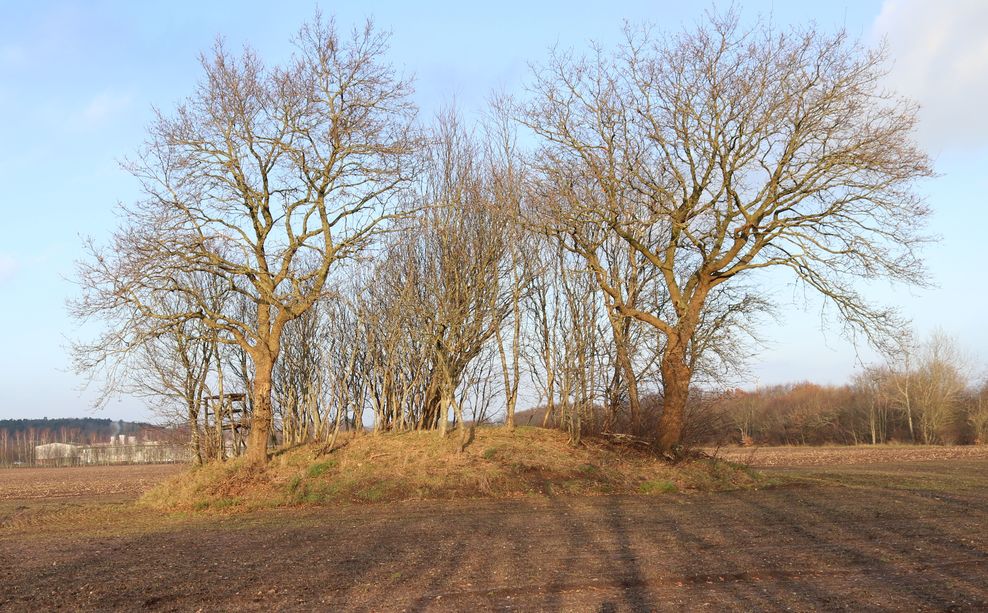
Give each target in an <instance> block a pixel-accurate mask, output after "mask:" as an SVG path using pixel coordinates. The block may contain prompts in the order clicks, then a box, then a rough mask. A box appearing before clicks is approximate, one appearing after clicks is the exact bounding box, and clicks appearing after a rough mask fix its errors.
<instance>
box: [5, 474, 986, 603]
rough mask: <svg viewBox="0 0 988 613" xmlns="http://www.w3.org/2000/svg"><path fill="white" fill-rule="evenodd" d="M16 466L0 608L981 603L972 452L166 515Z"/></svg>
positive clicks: (982, 496)
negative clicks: (496, 495)
mask: <svg viewBox="0 0 988 613" xmlns="http://www.w3.org/2000/svg"><path fill="white" fill-rule="evenodd" d="M887 457H888V456H886V459H887ZM147 468H149V470H150V467H147ZM19 470H20V469H19ZM19 470H18V471H16V472H18V473H19ZM86 470H88V469H66V471H67V472H71V471H79V472H78V474H77V475H73V476H72V478H71V479H70V478H66V479H65V481H64V482H65V483H74V479H75V478H80V479H82V477H80V476H79V475H83V474H85V473H84V472H82V471H86ZM102 470H106V469H102ZM12 472H14V471H0V610H11V611H21V610H35V611H36V610H51V609H69V610H135V609H151V610H183V611H184V610H190V611H195V610H248V611H252V610H253V611H268V610H358V611H380V610H386V611H392V610H399V611H400V610H410V611H414V610H449V611H459V610H464V609H479V610H489V609H495V610H520V611H528V610H531V611H543V610H546V611H648V610H711V611H718V610H800V611H802V610H846V611H862V610H891V611H904V610H909V611H913V610H926V611H952V610H957V611H983V610H988V530H986V528H988V460H983V459H940V460H934V461H917V462H896V463H873V464H856V465H837V466H835V465H828V466H803V467H797V468H788V469H786V470H784V471H781V472H780V474H785V475H786V476H787V478H789V479H790V480H791V481H792V483H791V484H790V485H788V486H785V487H777V488H770V489H761V490H748V491H736V492H726V493H710V494H695V493H694V494H668V495H662V496H648V497H646V496H641V497H598V498H572V497H544V496H539V497H527V498H520V499H514V500H461V501H455V502H448V501H447V502H425V501H409V502H403V503H389V504H374V505H352V506H332V507H318V508H306V509H280V510H277V511H267V512H258V513H253V514H250V515H231V516H225V515H218V514H213V515H201V514H200V515H193V516H168V517H164V516H154V515H150V514H149V513H148V512H146V511H141V510H140V509H135V508H134V507H133V506H132V505H129V504H126V503H123V502H120V501H119V500H117V499H114V500H113V501H112V503H109V504H104V503H102V502H101V501H102V498H101V496H102V494H98V493H93V494H92V495H91V496H88V497H87V496H84V495H79V496H76V497H74V498H63V499H55V500H44V501H42V500H39V499H37V498H28V499H25V498H21V499H15V498H12V497H10V492H19V491H28V492H31V491H33V490H30V489H29V488H28V489H26V490H25V489H24V488H25V487H26V486H23V485H22V486H16V487H15V486H12V485H11V484H12V483H15V482H16V481H17V479H20V478H21V477H22V476H23V475H24V474H26V473H23V474H18V475H16V476H12ZM139 472H140V471H139V470H137V469H134V468H131V469H130V472H127V471H121V473H120V474H121V480H122V481H127V482H128V483H134V482H135V479H136V481H137V482H140V479H142V478H144V477H140V476H137V474H136V473H139ZM95 474H96V473H94V476H95ZM123 475H127V476H126V477H124V476H123ZM146 478H147V479H149V480H150V479H152V477H151V476H150V475H148V476H147V477H146ZM156 478H160V477H156ZM56 479H60V477H59V478H56ZM112 479H113V470H112V469H110V473H100V476H99V478H98V479H96V478H94V479H93V481H94V482H97V483H99V484H100V485H98V486H95V485H94V492H96V491H101V490H99V488H101V487H104V486H105V484H106V482H107V481H112ZM84 480H85V479H83V481H84ZM18 487H19V488H21V489H17V488H18ZM111 489H112V488H111ZM73 491H78V490H73ZM114 495H116V494H114ZM46 505H47V506H46ZM4 509H6V511H4ZM4 512H5V513H6V516H5V515H3V513H4ZM4 518H5V519H4Z"/></svg>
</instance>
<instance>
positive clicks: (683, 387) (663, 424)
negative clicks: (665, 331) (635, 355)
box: [658, 336, 693, 453]
mask: <svg viewBox="0 0 988 613" xmlns="http://www.w3.org/2000/svg"><path fill="white" fill-rule="evenodd" d="M660 372H661V374H662V389H663V395H662V417H661V418H660V419H659V440H658V446H659V450H660V451H661V452H663V453H670V452H674V450H675V448H676V447H677V446H679V445H680V443H681V442H682V438H683V422H684V416H685V414H686V402H687V400H688V399H689V393H690V379H691V377H692V374H693V373H692V372H691V370H690V365H689V364H688V363H687V361H686V348H685V344H684V343H683V341H682V340H680V339H679V338H676V337H674V336H670V338H669V342H668V345H667V346H666V349H665V352H664V353H663V355H662V363H661V365H660Z"/></svg>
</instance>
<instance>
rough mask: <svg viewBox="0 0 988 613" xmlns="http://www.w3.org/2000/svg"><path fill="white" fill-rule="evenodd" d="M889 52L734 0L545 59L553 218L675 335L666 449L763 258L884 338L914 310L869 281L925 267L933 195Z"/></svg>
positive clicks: (547, 208)
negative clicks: (868, 293)
mask: <svg viewBox="0 0 988 613" xmlns="http://www.w3.org/2000/svg"><path fill="white" fill-rule="evenodd" d="M883 66H884V61H883V56H882V54H881V52H876V51H870V50H866V49H862V48H861V47H860V46H859V45H857V44H855V43H853V42H851V41H849V40H848V38H847V35H846V34H845V33H843V32H838V33H837V34H834V35H827V34H823V33H821V32H818V31H816V30H814V29H812V28H810V29H793V30H789V31H779V30H777V29H775V28H773V27H772V26H771V25H765V24H761V25H758V26H756V27H754V28H752V29H744V28H742V27H741V26H740V25H739V19H738V16H737V14H736V13H733V12H732V13H728V14H726V15H719V16H718V15H714V16H711V17H710V18H709V19H708V21H707V22H705V23H704V24H702V25H700V26H698V27H697V28H696V29H693V30H691V31H687V32H684V33H683V34H680V35H677V36H672V37H668V38H662V39H656V38H655V37H653V36H652V35H651V34H650V33H648V32H647V31H646V32H640V31H636V30H634V29H632V28H628V31H627V38H626V43H625V44H624V46H623V47H622V48H621V49H620V50H618V51H617V52H615V53H607V52H605V51H604V50H601V49H595V50H594V53H593V54H591V56H590V57H589V58H577V57H574V56H572V55H570V54H565V53H554V54H553V55H552V58H551V60H550V61H549V63H548V64H547V65H546V66H545V67H543V68H541V69H539V70H537V71H536V73H535V75H534V79H533V84H532V86H531V94H532V96H531V99H530V101H529V102H528V103H526V104H525V105H524V107H523V109H522V110H521V112H520V119H521V121H522V122H523V123H524V124H525V125H526V126H527V127H528V129H529V130H530V131H531V132H533V133H534V134H535V135H536V137H537V138H538V139H539V141H540V146H539V148H538V150H537V151H536V152H535V153H534V155H533V157H532V159H533V165H534V166H535V168H536V170H537V173H538V176H539V179H540V181H541V185H542V187H541V189H540V193H541V195H542V202H541V203H540V205H539V207H540V211H541V213H542V214H541V219H542V221H543V225H545V226H546V227H548V228H549V230H550V231H552V232H554V233H556V235H558V236H559V237H560V240H562V241H565V242H566V244H567V247H568V248H570V249H571V250H573V251H574V252H575V253H579V254H580V255H581V256H583V257H584V259H585V260H586V262H587V265H588V267H589V269H590V270H592V271H593V273H594V275H595V276H596V278H597V281H598V284H599V286H600V288H601V290H602V291H603V292H604V293H605V294H606V295H607V296H608V300H610V301H611V302H612V303H613V304H614V306H615V309H616V310H617V311H618V312H619V313H620V314H622V315H624V316H627V317H633V318H635V319H638V320H640V321H642V322H644V323H646V324H648V325H650V326H652V327H654V328H655V329H656V330H657V331H659V332H660V334H661V335H662V337H663V341H664V342H663V343H662V346H661V348H660V351H661V361H660V372H661V380H662V385H663V396H664V404H663V414H662V418H661V421H660V435H659V439H658V445H659V447H660V448H662V449H663V450H666V451H670V450H673V449H674V448H675V447H676V446H677V445H678V444H679V442H680V439H681V434H682V431H683V418H684V411H685V408H686V406H687V399H688V396H689V390H690V385H691V381H692V380H693V377H694V374H695V368H696V366H695V365H696V363H697V356H699V355H701V354H702V351H703V350H704V349H705V348H710V347H711V346H715V345H711V344H709V343H708V344H707V345H706V346H705V347H704V346H703V344H702V343H699V342H698V341H699V340H700V339H701V338H703V337H707V338H709V337H710V334H709V333H710V332H713V331H718V330H719V331H720V333H724V332H731V331H737V329H738V325H739V324H741V323H743V322H745V321H747V316H748V315H750V314H751V312H752V310H757V308H758V307H760V306H762V305H763V304H764V301H763V300H761V297H760V296H759V295H758V293H757V289H756V290H755V291H754V293H753V292H752V291H747V287H748V281H746V280H751V279H752V277H753V275H754V274H755V273H756V272H757V271H760V270H764V269H771V268H774V269H788V270H789V271H791V272H792V273H793V274H794V275H795V277H796V279H797V280H798V281H800V282H802V283H804V284H805V285H806V286H808V287H810V288H812V289H814V290H817V291H818V292H819V293H820V294H822V295H823V296H824V297H825V298H826V299H828V300H829V302H830V303H831V304H832V305H833V306H834V307H835V308H836V311H837V313H838V315H839V316H840V317H841V318H842V320H843V321H844V322H846V324H847V328H846V329H847V330H848V331H849V333H852V334H853V333H855V332H857V331H860V332H863V333H864V334H865V335H866V336H867V338H868V339H869V340H871V341H873V342H875V343H877V344H879V345H883V344H885V341H886V339H888V338H890V337H891V336H892V335H893V334H894V333H895V332H896V331H897V330H898V329H899V327H900V326H901V321H900V319H899V318H898V317H897V315H896V313H895V312H894V311H893V310H890V309H885V308H880V307H876V306H874V305H872V304H870V303H869V302H868V301H867V300H866V299H865V298H864V297H863V296H862V295H861V294H860V292H859V291H858V289H857V288H858V282H859V281H860V280H861V279H875V278H883V277H886V278H891V279H895V280H899V281H905V282H912V283H923V282H924V281H925V278H924V272H923V267H922V263H921V261H920V259H919V257H918V254H917V248H918V246H919V245H920V244H921V243H923V242H924V241H925V240H926V238H925V237H924V235H923V234H922V230H923V224H924V220H925V218H926V217H927V215H928V210H927V208H926V207H925V206H924V204H923V202H922V201H921V199H920V198H919V197H918V196H917V195H916V193H915V192H914V190H913V184H914V183H915V181H916V180H917V179H920V178H922V177H926V176H928V175H930V174H931V167H930V163H929V160H928V158H927V156H926V155H925V154H924V153H923V152H922V151H920V150H919V149H918V148H917V147H916V145H915V144H914V142H913V140H912V131H913V127H914V124H915V107H914V105H912V104H911V103H908V102H906V101H903V100H901V99H899V98H897V97H895V96H894V95H892V94H889V93H886V92H885V91H884V90H883V89H882V86H881V78H882V75H883V70H884V68H883ZM604 236H607V237H614V238H616V239H619V240H621V241H624V242H625V243H627V245H628V246H629V247H630V248H631V249H633V250H634V251H635V252H637V254H638V255H639V257H641V258H644V260H646V261H647V262H648V263H649V264H650V266H652V267H654V269H655V270H656V271H657V272H658V275H659V276H660V278H661V282H662V285H663V287H664V291H665V298H666V299H665V300H664V301H663V302H661V303H659V304H637V305H636V304H633V303H632V302H631V301H629V300H628V295H629V294H628V288H627V287H626V286H625V285H624V281H625V280H624V279H623V278H619V279H618V281H617V282H615V280H614V276H613V275H612V274H610V272H611V271H610V269H609V267H608V265H607V263H606V261H605V260H604V259H602V258H600V257H598V251H597V248H596V245H597V244H598V242H599V241H601V240H603V237H604ZM752 287H757V286H752ZM714 305H716V311H717V312H711V309H713V308H714ZM704 321H706V322H707V323H708V325H707V327H706V330H707V331H708V334H707V335H703V334H698V333H700V332H701V331H702V330H704V326H703V322H704ZM714 336H716V334H714Z"/></svg>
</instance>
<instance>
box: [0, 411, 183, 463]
mask: <svg viewBox="0 0 988 613" xmlns="http://www.w3.org/2000/svg"><path fill="white" fill-rule="evenodd" d="M120 434H123V435H125V436H133V437H136V439H137V440H138V441H149V440H159V441H171V440H173V439H175V440H181V439H182V437H183V434H182V433H178V432H176V431H175V430H173V429H171V428H165V427H162V426H155V425H153V424H148V423H144V422H131V421H114V420H112V419H96V418H92V417H77V418H60V419H47V418H43V419H4V420H0V465H7V466H9V465H17V464H32V463H33V462H34V448H35V446H37V445H44V444H46V443H76V444H82V445H92V444H96V443H108V442H110V437H112V436H117V435H120Z"/></svg>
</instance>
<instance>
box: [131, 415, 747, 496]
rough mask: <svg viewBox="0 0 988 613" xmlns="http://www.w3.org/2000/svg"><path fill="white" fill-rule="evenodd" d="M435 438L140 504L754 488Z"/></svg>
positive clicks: (390, 443) (196, 487) (533, 432)
mask: <svg viewBox="0 0 988 613" xmlns="http://www.w3.org/2000/svg"><path fill="white" fill-rule="evenodd" d="M457 438H458V437H456V436H450V437H448V438H446V439H442V438H441V437H440V436H439V435H438V434H437V433H435V432H408V433H402V434H380V435H373V436H372V435H366V434H365V435H361V436H352V437H350V438H348V439H346V440H344V441H342V447H338V448H337V449H336V450H334V451H333V452H332V453H329V454H323V455H320V451H321V447H320V446H316V445H310V446H305V447H299V448H295V449H291V450H288V451H285V452H282V453H279V454H277V455H276V456H275V457H274V458H273V459H272V460H271V462H270V463H269V464H268V466H266V467H263V468H258V467H256V466H251V465H249V464H247V463H246V462H244V461H243V460H242V459H236V460H232V461H229V462H225V463H215V464H210V465H207V466H204V467H200V468H195V469H192V470H190V471H188V472H186V473H184V474H182V475H179V476H178V477H175V478H173V479H171V480H169V481H166V482H165V483H163V484H162V485H160V486H158V487H157V488H155V489H153V490H151V491H150V492H148V493H147V494H145V495H144V497H143V498H142V499H141V502H142V504H144V505H146V506H149V507H152V508H156V509H161V510H170V511H203V510H224V509H254V508H264V507H273V506H293V505H305V504H321V503H332V502H382V501H392V500H407V499H450V498H504V497H514V496H525V495H543V496H551V495H561V494H576V495H604V494H660V493H667V492H677V491H682V490H720V489H737V488H745V487H752V486H755V485H757V484H758V483H759V477H758V475H756V474H755V473H754V472H752V471H750V470H748V469H746V468H745V467H743V466H741V465H738V464H732V463H729V462H725V461H722V460H713V459H700V460H693V461H689V462H682V463H679V464H676V465H670V464H668V463H667V462H664V461H662V460H660V459H658V458H656V457H655V456H654V455H652V454H649V453H647V452H643V451H637V450H634V449H628V448H625V447H616V446H614V445H611V444H608V443H605V442H603V441H596V440H590V441H586V442H585V444H584V445H583V446H581V447H571V446H570V445H569V444H568V443H567V438H566V435H565V434H563V433H562V432H559V431H555V430H544V429H541V428H518V429H517V430H515V432H513V433H512V432H508V431H507V430H506V429H503V428H480V429H478V430H477V432H476V436H475V439H474V441H473V443H472V444H471V445H469V446H468V447H467V448H466V450H465V451H464V452H463V453H456V452H455V451H456V447H457V443H456V439H457Z"/></svg>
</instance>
